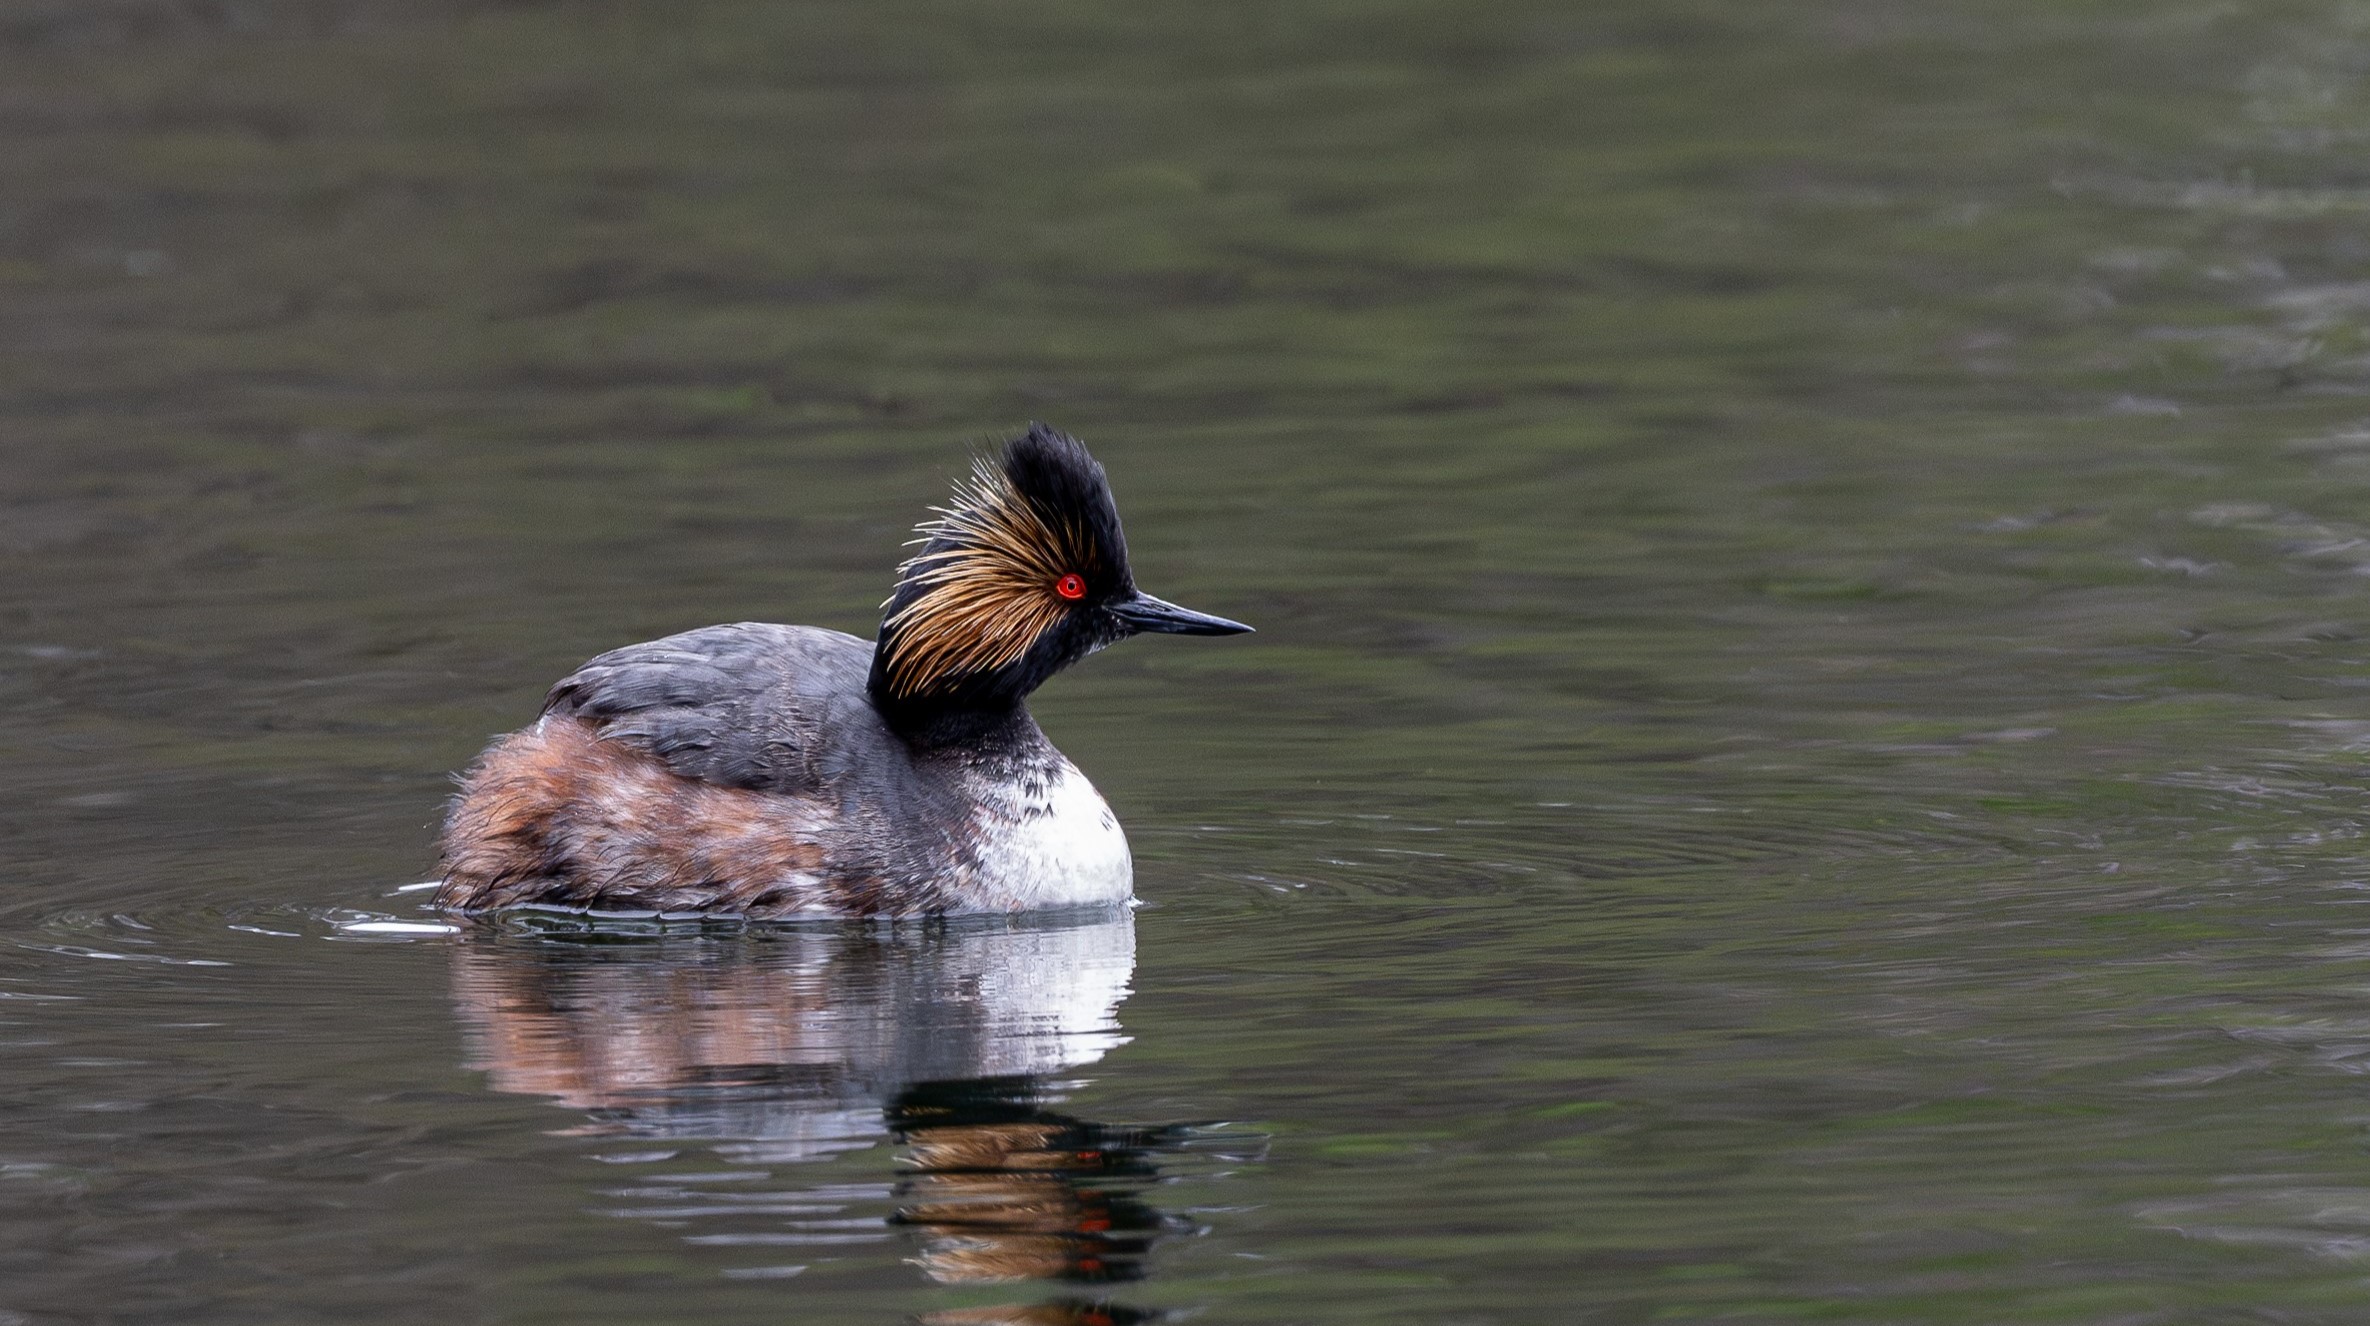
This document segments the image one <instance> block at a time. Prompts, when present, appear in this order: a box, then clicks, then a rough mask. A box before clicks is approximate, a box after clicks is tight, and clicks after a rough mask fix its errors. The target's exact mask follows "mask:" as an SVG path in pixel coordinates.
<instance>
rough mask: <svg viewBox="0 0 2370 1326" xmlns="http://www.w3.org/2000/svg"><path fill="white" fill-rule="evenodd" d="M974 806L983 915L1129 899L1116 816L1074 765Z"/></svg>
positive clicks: (1130, 885) (1123, 840)
mask: <svg viewBox="0 0 2370 1326" xmlns="http://www.w3.org/2000/svg"><path fill="white" fill-rule="evenodd" d="M980 801H981V818H980V821H979V834H980V849H979V875H978V881H977V884H978V892H979V893H980V895H981V898H980V906H981V909H982V910H988V911H1036V910H1042V909H1048V908H1055V907H1091V906H1096V905H1103V906H1108V905H1111V904H1114V903H1121V902H1126V901H1127V900H1128V899H1130V898H1132V897H1134V896H1135V866H1134V864H1133V862H1131V861H1130V860H1129V858H1128V854H1127V835H1126V834H1125V833H1123V832H1121V831H1120V828H1119V817H1118V816H1116V815H1113V814H1112V813H1111V807H1110V806H1109V805H1108V804H1107V803H1105V802H1104V800H1103V794H1102V793H1100V792H1097V791H1095V790H1094V784H1092V783H1090V782H1088V781H1086V775H1085V774H1082V773H1080V772H1078V768H1077V766H1076V765H1073V764H1071V763H1070V762H1069V761H1067V760H1064V761H1062V762H1061V764H1060V765H1059V766H1058V767H1057V768H1056V770H1055V771H1054V772H1053V774H1052V775H1051V777H1049V778H1048V779H1046V780H1045V781H1044V782H1043V783H1042V784H1033V785H1030V786H1025V787H1014V786H1006V787H1002V788H998V789H995V790H993V791H990V792H987V793H986V794H985V795H983V796H982V797H981V798H980Z"/></svg>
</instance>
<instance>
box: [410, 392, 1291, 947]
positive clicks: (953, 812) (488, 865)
mask: <svg viewBox="0 0 2370 1326" xmlns="http://www.w3.org/2000/svg"><path fill="white" fill-rule="evenodd" d="M920 532H921V534H922V535H923V547H922V550H921V552H920V553H918V554H916V555H915V556H914V557H913V558H911V559H910V560H908V561H907V562H906V563H905V564H904V565H903V566H901V567H899V568H898V575H897V588H896V590H895V591H894V592H893V593H892V594H890V596H889V601H888V602H887V603H886V604H884V605H882V615H881V628H880V640H879V641H878V643H871V642H867V641H863V640H858V639H857V638H855V637H854V636H851V635H842V634H841V633H839V632H837V631H827V630H823V629H821V628H818V627H813V626H774V625H768V624H765V623H760V622H742V623H739V624H738V625H733V626H709V627H703V628H702V629H700V630H696V631H686V632H684V633H683V634H681V635H671V636H668V637H667V638H666V639H664V640H654V641H651V642H650V643H648V644H640V645H628V646H627V647H625V648H623V649H615V650H611V651H610V652H608V653H606V654H603V655H601V656H600V657H598V658H596V659H593V660H592V661H591V662H589V663H587V664H585V665H584V666H583V667H581V668H578V669H577V670H576V672H575V674H574V675H572V676H570V677H568V678H566V679H565V680H563V681H561V682H560V683H559V684H558V685H557V686H554V687H552V688H551V693H550V694H549V695H548V696H546V697H545V698H544V701H543V715H542V717H541V718H539V719H537V720H536V722H535V724H534V726H532V727H528V728H523V729H521V730H519V731H517V732H513V733H511V734H510V735H509V736H506V737H503V738H501V739H500V740H498V741H496V742H495V743H494V744H493V745H492V746H491V747H489V748H488V749H487V750H486V752H485V754H483V755H481V756H479V757H478V760H477V763H476V764H475V765H474V766H473V767H472V768H471V769H470V770H469V772H468V773H467V774H466V775H464V776H463V778H462V782H461V792H460V795H459V796H457V797H455V798H454V800H453V805H452V809H451V812H450V814H449V815H447V817H446V819H445V825H444V836H443V841H442V844H441V846H442V849H443V857H444V859H443V876H444V882H443V884H442V886H441V887H440V888H438V890H437V892H436V901H437V902H438V903H439V904H441V905H443V906H446V907H453V908H459V909H462V910H468V911H477V910H483V909H488V908H495V907H509V906H518V905H522V904H543V905H551V906H560V907H571V908H585V909H593V910H604V911H607V910H625V911H644V912H661V913H670V912H674V913H695V912H708V913H727V914H738V915H745V916H752V917H779V916H788V915H797V914H809V915H842V916H910V915H917V914H923V913H934V912H979V911H990V912H1017V911H1026V910H1031V909H1036V908H1049V907H1081V906H1094V905H1098V904H1106V905H1107V904H1116V903H1121V902H1124V901H1126V900H1127V899H1128V898H1129V897H1130V896H1131V893H1132V888H1133V879H1134V876H1133V870H1132V868H1131V866H1130V864H1129V861H1128V854H1127V837H1126V835H1125V834H1123V833H1121V832H1120V829H1119V822H1118V820H1117V819H1116V818H1114V817H1113V816H1112V814H1111V808H1110V807H1109V806H1108V805H1105V804H1104V802H1103V798H1102V796H1101V795H1100V794H1099V793H1097V792H1096V791H1095V790H1094V786H1093V784H1091V783H1089V782H1087V781H1086V776H1085V775H1084V774H1081V773H1079V772H1078V768H1077V766H1076V765H1073V764H1071V763H1070V762H1069V760H1067V759H1065V758H1063V756H1062V753H1061V752H1060V751H1058V750H1055V749H1054V748H1053V743H1052V742H1050V741H1048V740H1046V738H1045V734H1044V733H1043V732H1042V731H1040V730H1039V729H1038V727H1037V724H1036V722H1035V720H1033V719H1031V718H1030V717H1029V711H1028V708H1027V706H1026V704H1025V703H1024V701H1025V700H1026V699H1027V697H1028V694H1029V692H1031V691H1033V690H1035V689H1037V687H1038V686H1039V685H1040V684H1041V683H1043V682H1044V681H1045V679H1046V678H1048V677H1050V676H1052V675H1053V674H1054V673H1056V672H1059V671H1060V670H1061V669H1063V668H1065V667H1067V666H1069V665H1070V664H1072V663H1075V662H1077V661H1078V660H1079V659H1081V658H1084V657H1086V656H1087V655H1088V654H1091V653H1093V652H1094V651H1096V650H1098V649H1101V648H1102V647H1103V646H1105V645H1108V644H1111V643H1113V642H1114V641H1117V640H1122V639H1125V638H1126V637H1128V636H1130V635H1134V634H1135V633H1137V632H1139V631H1163V632H1167V633H1170V634H1176V635H1232V634H1235V633H1237V632H1241V631H1248V630H1250V629H1251V628H1250V627H1248V626H1245V625H1243V624H1241V623H1240V622H1230V621H1228V620H1226V619H1225V618H1223V617H1211V616H1208V615H1205V614H1203V613H1198V612H1193V611H1191V610H1189V609H1185V608H1180V607H1178V606H1177V605H1175V604H1173V603H1166V602H1163V601H1161V600H1160V599H1156V598H1154V597H1152V596H1151V595H1149V594H1145V593H1143V592H1141V591H1139V590H1138V589H1137V588H1136V585H1135V580H1134V578H1133V577H1132V576H1131V575H1130V574H1129V572H1128V565H1127V541H1126V539H1125V538H1124V537H1123V536H1122V535H1121V533H1120V529H1119V510H1118V508H1117V507H1116V506H1115V505H1113V503H1112V501H1111V489H1110V485H1109V483H1108V482H1107V481H1106V480H1105V479H1104V477H1103V467H1102V466H1101V465H1098V464H1096V463H1095V459H1094V457H1092V456H1090V455H1088V454H1087V453H1086V448H1085V447H1083V446H1081V445H1080V444H1079V443H1078V441H1077V440H1076V439H1074V438H1071V437H1069V436H1067V435H1065V434H1063V433H1059V432H1056V431H1055V430H1053V429H1051V428H1047V427H1046V426H1044V425H1043V424H1033V425H1031V426H1030V428H1029V431H1028V432H1027V433H1025V434H1023V435H1022V436H1020V437H1018V438H1016V439H1014V440H1013V441H1012V442H1010V443H1008V444H1007V445H1006V446H1005V447H1004V449H1003V453H1002V455H1001V456H1000V457H998V458H996V459H995V460H993V461H990V460H987V459H982V460H980V461H979V462H978V463H977V464H976V465H975V466H974V467H973V472H972V476H971V479H970V481H969V482H967V483H964V484H960V485H958V486H957V488H956V490H955V496H954V501H953V503H952V504H951V505H950V506H948V507H945V508H942V509H940V511H939V518H938V519H936V520H932V521H929V522H926V523H925V524H923V525H922V526H921V527H920Z"/></svg>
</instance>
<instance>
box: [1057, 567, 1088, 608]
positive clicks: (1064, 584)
mask: <svg viewBox="0 0 2370 1326" xmlns="http://www.w3.org/2000/svg"><path fill="white" fill-rule="evenodd" d="M1053 592H1054V593H1056V594H1059V595H1061V596H1062V597H1063V598H1066V599H1068V600H1070V601H1071V602H1073V603H1075V602H1077V601H1078V600H1079V599H1082V598H1085V597H1086V577H1084V576H1082V575H1079V574H1078V573H1077V572H1076V571H1072V572H1071V573H1070V574H1068V575H1066V576H1063V577H1062V578H1061V579H1059V580H1056V581H1054V582H1053Z"/></svg>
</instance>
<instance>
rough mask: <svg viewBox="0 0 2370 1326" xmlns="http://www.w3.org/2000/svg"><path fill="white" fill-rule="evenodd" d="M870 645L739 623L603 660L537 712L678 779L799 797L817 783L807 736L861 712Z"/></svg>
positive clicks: (559, 688)
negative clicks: (853, 710)
mask: <svg viewBox="0 0 2370 1326" xmlns="http://www.w3.org/2000/svg"><path fill="white" fill-rule="evenodd" d="M871 666H872V645H871V644H870V643H869V642H867V641H863V640H858V639H856V638H855V637H854V636H851V635H842V634H840V633H839V632H837V631H825V630H821V629H818V628H816V627H812V626H774V625H770V624H767V623H763V622H740V623H737V624H734V625H731V626H706V627H702V628H700V629H699V630H696V631H685V632H684V633H682V634H681V635H670V636H668V637H667V638H666V639H664V640H653V641H650V642H649V643H647V644H639V645H627V646H626V647H625V648H623V649H612V650H610V651H609V652H608V653H606V654H603V655H601V656H600V657H598V658H596V659H593V660H592V661H591V662H589V663H586V664H585V665H584V666H583V667H580V668H578V669H576V671H575V672H574V673H572V674H570V675H569V676H568V677H566V678H565V679H563V680H562V681H561V682H560V683H559V684H558V685H556V686H554V687H552V688H551V694H550V695H548V696H547V697H545V698H544V701H543V712H544V713H546V714H556V715H560V716H563V717H570V718H581V719H584V720H586V721H587V722H591V723H594V724H596V725H598V726H599V728H600V733H601V736H602V737H604V738H606V739H608V740H611V741H618V742H623V743H625V744H627V745H630V746H636V747H639V748H641V749H643V750H646V751H649V752H650V753H651V754H653V755H656V756H658V757H659V758H660V759H662V760H664V761H666V764H667V767H668V768H669V769H672V770H673V771H675V772H676V773H678V774H680V775H682V776H683V777H685V778H696V779H699V780H700V781H702V782H707V783H716V784H719V785H721V786H724V787H746V788H755V789H758V790H762V791H769V792H799V791H804V790H807V789H810V788H812V787H814V786H815V784H816V783H817V781H818V779H819V778H820V777H821V776H823V770H822V767H821V766H822V763H823V752H822V751H821V750H819V749H818V747H819V745H820V742H819V734H821V733H822V732H825V731H829V730H830V728H829V725H830V724H832V723H833V722H834V721H835V720H837V721H845V720H844V719H843V718H840V717H839V715H838V714H837V713H836V712H835V711H838V710H841V709H844V708H846V707H848V706H850V705H862V706H866V707H869V704H870V702H869V701H868V700H866V699H865V698H864V683H865V679H866V677H867V675H868V674H869V672H870V669H871Z"/></svg>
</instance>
